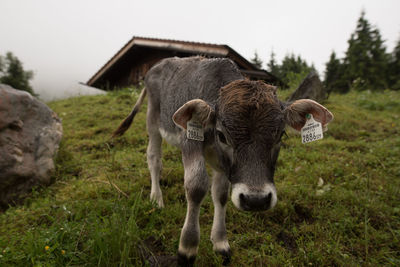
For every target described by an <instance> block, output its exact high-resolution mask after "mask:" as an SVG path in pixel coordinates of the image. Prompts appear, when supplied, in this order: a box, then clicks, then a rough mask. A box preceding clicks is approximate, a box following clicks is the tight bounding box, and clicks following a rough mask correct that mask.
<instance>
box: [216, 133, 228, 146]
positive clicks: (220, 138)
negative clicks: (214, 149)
mask: <svg viewBox="0 0 400 267" xmlns="http://www.w3.org/2000/svg"><path fill="white" fill-rule="evenodd" d="M217 135H218V140H219V141H220V142H221V143H223V144H226V138H225V135H224V134H223V133H222V132H221V131H217Z"/></svg>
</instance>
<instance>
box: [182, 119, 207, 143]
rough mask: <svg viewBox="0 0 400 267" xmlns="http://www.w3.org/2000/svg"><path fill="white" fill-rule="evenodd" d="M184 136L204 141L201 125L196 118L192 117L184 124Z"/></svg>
mask: <svg viewBox="0 0 400 267" xmlns="http://www.w3.org/2000/svg"><path fill="white" fill-rule="evenodd" d="M186 136H187V138H188V139H192V140H196V141H204V129H203V125H202V124H201V123H200V122H199V121H198V120H196V119H194V118H192V119H191V120H190V121H188V122H187V124H186Z"/></svg>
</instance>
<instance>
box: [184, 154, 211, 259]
mask: <svg viewBox="0 0 400 267" xmlns="http://www.w3.org/2000/svg"><path fill="white" fill-rule="evenodd" d="M182 150H183V151H182V159H183V165H184V169H185V177H184V179H185V182H184V185H185V194H186V199H187V211H186V218H185V223H184V225H183V228H182V232H181V237H180V241H179V249H178V263H179V265H192V264H193V263H194V260H195V258H196V255H197V250H198V246H199V241H200V225H199V214H200V205H201V202H202V200H203V198H204V196H205V195H206V193H207V191H208V176H207V172H206V167H205V162H204V157H203V154H202V151H201V149H195V148H194V147H192V149H188V150H187V151H185V150H184V149H182ZM196 151H197V152H196ZM186 152H188V153H186Z"/></svg>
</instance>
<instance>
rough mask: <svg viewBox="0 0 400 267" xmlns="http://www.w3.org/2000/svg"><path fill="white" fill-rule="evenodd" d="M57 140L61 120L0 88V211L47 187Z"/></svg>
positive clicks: (29, 99) (22, 95)
mask: <svg viewBox="0 0 400 267" xmlns="http://www.w3.org/2000/svg"><path fill="white" fill-rule="evenodd" d="M61 137H62V125H61V120H60V119H59V118H58V117H57V115H56V114H55V113H54V112H53V111H52V110H51V109H50V108H49V107H48V106H47V105H45V104H44V103H42V102H40V101H39V100H37V99H36V98H35V97H33V96H31V95H30V94H29V93H27V92H25V91H20V90H15V89H14V88H12V87H10V86H8V85H4V84H0V209H4V208H6V207H7V206H8V205H9V204H13V203H14V202H16V201H18V200H20V199H22V198H23V197H24V196H26V195H27V194H28V193H29V192H30V191H31V190H32V187H34V186H37V185H48V184H50V182H51V174H52V172H53V171H54V161H53V158H54V157H55V155H56V153H57V150H58V147H59V143H60V141H61Z"/></svg>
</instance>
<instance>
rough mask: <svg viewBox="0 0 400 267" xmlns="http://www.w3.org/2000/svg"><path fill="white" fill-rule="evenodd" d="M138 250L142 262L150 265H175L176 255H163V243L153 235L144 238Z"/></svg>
mask: <svg viewBox="0 0 400 267" xmlns="http://www.w3.org/2000/svg"><path fill="white" fill-rule="evenodd" d="M140 250H141V254H142V260H143V264H146V263H147V264H149V265H150V266H151V267H164V266H177V263H178V258H177V256H176V255H165V254H164V251H165V247H164V245H163V243H162V242H161V240H158V239H156V238H155V237H154V236H150V237H148V238H147V239H146V240H144V241H143V243H142V246H141V247H140Z"/></svg>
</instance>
